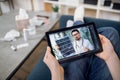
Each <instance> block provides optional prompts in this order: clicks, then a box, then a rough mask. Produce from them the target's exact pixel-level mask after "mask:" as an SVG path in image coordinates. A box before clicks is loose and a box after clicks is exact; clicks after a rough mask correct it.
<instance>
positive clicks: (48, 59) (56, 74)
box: [43, 47, 64, 80]
mask: <svg viewBox="0 0 120 80" xmlns="http://www.w3.org/2000/svg"><path fill="white" fill-rule="evenodd" d="M43 61H44V63H45V64H46V65H47V66H48V67H49V69H50V72H51V75H52V80H64V70H63V67H62V66H61V65H60V64H59V63H58V61H57V60H56V59H55V57H54V56H53V55H52V54H51V49H50V47H47V51H46V54H45V57H44V60H43Z"/></svg>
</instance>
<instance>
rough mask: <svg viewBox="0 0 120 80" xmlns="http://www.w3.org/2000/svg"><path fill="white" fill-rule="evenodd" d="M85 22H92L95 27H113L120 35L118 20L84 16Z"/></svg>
mask: <svg viewBox="0 0 120 80" xmlns="http://www.w3.org/2000/svg"><path fill="white" fill-rule="evenodd" d="M84 21H85V23H90V22H94V23H95V25H96V27H97V28H100V27H113V28H115V29H116V30H117V31H118V33H119V35H120V22H119V21H113V20H107V19H98V18H90V17H84Z"/></svg>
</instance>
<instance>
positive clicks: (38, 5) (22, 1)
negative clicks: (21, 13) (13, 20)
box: [0, 0, 44, 13]
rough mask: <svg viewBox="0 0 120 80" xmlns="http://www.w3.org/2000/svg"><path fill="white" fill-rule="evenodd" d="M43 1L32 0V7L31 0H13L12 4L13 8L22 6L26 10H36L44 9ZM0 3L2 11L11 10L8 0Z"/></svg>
mask: <svg viewBox="0 0 120 80" xmlns="http://www.w3.org/2000/svg"><path fill="white" fill-rule="evenodd" d="M43 1H44V0H33V7H32V0H13V4H14V9H19V8H23V9H26V10H35V11H38V10H44V8H43V7H44V6H43ZM0 5H1V10H2V12H3V13H6V12H9V11H10V10H11V9H10V7H9V4H8V2H0ZM32 8H33V9H32Z"/></svg>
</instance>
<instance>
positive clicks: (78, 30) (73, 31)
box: [71, 29, 80, 35]
mask: <svg viewBox="0 0 120 80" xmlns="http://www.w3.org/2000/svg"><path fill="white" fill-rule="evenodd" d="M75 31H76V32H78V33H80V32H79V30H77V29H73V30H72V31H71V35H72V33H73V32H75Z"/></svg>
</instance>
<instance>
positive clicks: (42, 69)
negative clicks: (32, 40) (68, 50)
mask: <svg viewBox="0 0 120 80" xmlns="http://www.w3.org/2000/svg"><path fill="white" fill-rule="evenodd" d="M68 19H71V20H73V16H72V15H62V16H61V18H60V20H59V28H64V27H65V26H66V21H67V20H68ZM84 22H85V23H89V22H94V23H95V25H96V27H97V28H100V27H114V28H115V29H116V30H117V31H118V32H119V35H120V21H112V20H105V19H98V18H90V17H84ZM43 58H44V54H43V55H42V56H41V58H40V60H39V62H38V63H37V64H36V65H35V67H34V68H33V70H32V71H31V73H30V74H29V76H28V77H27V80H51V74H50V71H49V69H48V67H47V66H46V65H45V64H44V62H43Z"/></svg>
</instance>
